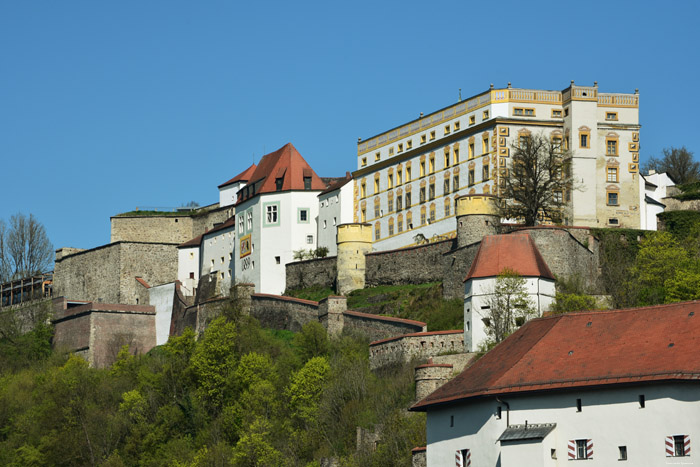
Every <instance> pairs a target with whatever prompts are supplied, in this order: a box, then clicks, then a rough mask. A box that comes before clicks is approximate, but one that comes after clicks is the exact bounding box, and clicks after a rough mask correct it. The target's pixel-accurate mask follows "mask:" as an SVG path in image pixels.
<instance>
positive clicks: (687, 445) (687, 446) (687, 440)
mask: <svg viewBox="0 0 700 467" xmlns="http://www.w3.org/2000/svg"><path fill="white" fill-rule="evenodd" d="M683 450H684V452H685V455H686V456H689V455H690V435H684V436H683Z"/></svg>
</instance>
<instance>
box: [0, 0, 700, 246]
mask: <svg viewBox="0 0 700 467" xmlns="http://www.w3.org/2000/svg"><path fill="white" fill-rule="evenodd" d="M699 5H700V2H695V1H692V2H690V1H688V2H682V1H679V2H665V3H663V4H661V3H658V2H628V1H608V2H537V1H533V2H509V1H502V2H465V1H460V2H432V3H431V2H411V1H402V2H365V1H355V2H345V3H340V2H233V1H225V2H224V1H202V2H184V1H176V0H168V1H147V2H144V1H139V2H136V1H128V0H124V1H119V2H94V1H64V2H49V1H32V2H19V1H15V2H13V1H4V2H1V3H0V44H1V45H0V127H1V130H0V157H1V162H2V165H1V166H0V200H2V202H1V203H0V219H5V220H7V219H9V217H10V216H11V215H12V214H14V213H17V212H22V213H25V214H29V213H32V214H34V215H35V216H37V217H38V218H39V220H40V221H42V222H43V223H44V225H45V226H46V228H47V231H48V234H49V237H50V239H51V241H52V242H53V244H54V246H55V247H56V248H58V247H62V246H72V247H78V248H92V247H95V246H99V245H102V244H105V243H108V242H109V217H110V216H111V215H114V214H117V213H120V212H124V211H129V210H132V209H134V208H136V207H137V206H141V207H143V206H163V207H168V206H172V207H174V206H178V205H182V204H184V203H187V202H188V201H197V202H199V203H200V204H202V205H205V204H210V203H214V202H216V201H218V191H217V188H216V187H217V185H219V184H220V183H222V182H224V181H226V180H228V179H229V178H231V177H232V176H234V175H236V174H237V173H238V172H240V171H241V170H243V169H245V168H246V167H247V166H248V165H250V163H251V162H253V161H254V160H255V161H257V160H259V159H260V157H261V156H262V155H263V154H265V153H267V152H271V151H273V150H275V149H277V148H279V147H281V146H282V145H284V144H285V143H287V142H292V143H293V144H294V145H295V146H296V148H297V149H298V150H299V151H300V152H301V154H302V155H303V156H304V157H305V158H306V159H307V161H309V163H310V164H311V166H312V167H313V168H314V169H315V170H316V172H317V173H319V175H321V176H339V175H342V174H344V173H345V171H352V170H354V169H355V168H356V150H357V138H358V137H363V138H367V137H369V136H372V135H375V134H377V133H379V132H381V131H384V130H386V129H389V128H391V127H394V126H397V125H399V124H402V123H405V122H407V121H409V120H411V119H414V118H416V117H417V116H418V115H419V113H420V112H425V113H429V112H431V111H434V110H437V109H439V108H441V107H444V106H446V105H449V104H452V103H454V102H456V101H457V98H458V89H459V88H461V89H462V96H463V97H465V98H466V97H469V96H471V95H474V94H477V93H479V92H482V91H484V90H486V89H487V88H488V86H489V84H490V83H494V85H495V86H496V87H502V86H505V85H506V83H507V82H508V81H510V82H512V83H513V87H521V88H536V89H563V88H565V87H567V86H568V84H569V82H570V80H572V79H574V80H576V83H577V84H582V85H586V84H587V85H592V84H593V81H598V85H599V88H600V90H601V92H630V93H631V92H634V89H635V88H639V90H640V120H641V124H642V125H643V127H642V132H641V157H642V161H644V160H646V159H647V158H648V157H649V156H651V155H658V154H659V153H660V152H661V149H662V148H664V147H668V146H683V145H685V146H686V147H688V149H690V150H691V151H694V152H695V153H696V159H697V158H700V149H699V148H698V144H697V138H698V136H697V130H696V125H697V118H698V117H697V112H698V109H699V108H700V97H699V96H700V93H699V92H698V91H697V90H695V87H696V83H695V77H696V76H697V75H698V74H700V73H699V71H700V70H699V68H700V66H699V63H698V62H699V58H698V57H700V54H698V52H697V49H698V45H700V44H699V42H700V40H698V36H697V31H696V24H695V22H696V20H697V18H698V16H700V15H699V14H700V6H699Z"/></svg>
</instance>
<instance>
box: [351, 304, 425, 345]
mask: <svg viewBox="0 0 700 467" xmlns="http://www.w3.org/2000/svg"><path fill="white" fill-rule="evenodd" d="M343 320H344V327H343V330H345V331H348V332H352V333H356V334H359V335H362V336H367V338H369V339H370V340H376V339H386V338H388V337H392V336H396V335H401V334H406V333H414V332H422V331H425V329H426V325H425V323H423V322H421V321H414V320H411V319H402V318H392V317H389V316H378V315H372V314H370V313H361V312H359V311H351V310H348V311H346V312H344V313H343Z"/></svg>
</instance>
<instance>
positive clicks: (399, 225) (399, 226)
mask: <svg viewBox="0 0 700 467" xmlns="http://www.w3.org/2000/svg"><path fill="white" fill-rule="evenodd" d="M396 231H397V232H398V233H401V232H403V217H401V216H399V219H398V220H397V221H396Z"/></svg>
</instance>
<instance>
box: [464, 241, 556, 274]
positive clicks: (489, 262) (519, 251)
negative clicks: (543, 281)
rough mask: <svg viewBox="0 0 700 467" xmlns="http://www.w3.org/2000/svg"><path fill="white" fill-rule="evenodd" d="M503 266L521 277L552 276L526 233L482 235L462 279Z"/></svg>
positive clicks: (493, 270) (491, 271) (490, 271)
mask: <svg viewBox="0 0 700 467" xmlns="http://www.w3.org/2000/svg"><path fill="white" fill-rule="evenodd" d="M505 268H508V269H512V270H514V271H516V272H517V273H518V274H520V275H521V276H524V277H546V278H548V279H552V280H554V274H552V271H550V270H549V266H547V263H546V262H545V260H544V258H543V257H542V255H541V254H540V251H539V250H538V249H537V247H536V246H535V242H534V241H533V240H532V238H531V237H530V235H528V234H527V233H514V234H509V235H488V236H486V237H484V238H483V239H482V240H481V245H480V246H479V250H478V251H477V253H476V258H474V262H473V263H472V266H471V268H470V269H469V273H468V274H467V277H465V278H464V280H465V281H466V280H469V279H472V278H477V277H493V276H497V275H498V274H500V273H501V271H503V269H505Z"/></svg>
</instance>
